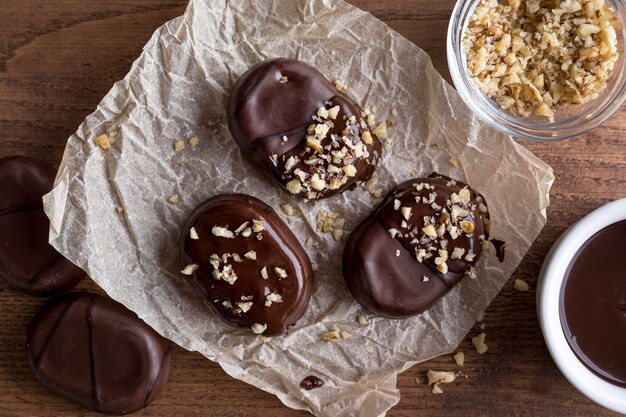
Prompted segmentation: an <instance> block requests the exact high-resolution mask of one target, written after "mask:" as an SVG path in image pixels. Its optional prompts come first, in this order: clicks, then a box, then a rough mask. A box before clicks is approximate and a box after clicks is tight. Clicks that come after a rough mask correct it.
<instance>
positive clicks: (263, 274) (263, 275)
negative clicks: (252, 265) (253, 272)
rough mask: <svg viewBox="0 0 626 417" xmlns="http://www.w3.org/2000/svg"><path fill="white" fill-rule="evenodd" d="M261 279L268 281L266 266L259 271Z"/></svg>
mask: <svg viewBox="0 0 626 417" xmlns="http://www.w3.org/2000/svg"><path fill="white" fill-rule="evenodd" d="M261 278H263V279H268V278H269V275H268V273H267V267H266V266H264V267H263V268H262V269H261Z"/></svg>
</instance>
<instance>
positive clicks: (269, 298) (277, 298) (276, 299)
mask: <svg viewBox="0 0 626 417" xmlns="http://www.w3.org/2000/svg"><path fill="white" fill-rule="evenodd" d="M282 302H283V297H282V296H281V295H280V294H276V293H273V292H272V293H269V294H268V295H266V296H265V307H270V306H271V305H272V304H273V303H282Z"/></svg>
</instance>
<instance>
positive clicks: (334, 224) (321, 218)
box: [317, 211, 346, 241]
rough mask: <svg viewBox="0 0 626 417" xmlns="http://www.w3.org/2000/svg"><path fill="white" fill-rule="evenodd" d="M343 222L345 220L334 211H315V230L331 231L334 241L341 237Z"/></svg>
mask: <svg viewBox="0 0 626 417" xmlns="http://www.w3.org/2000/svg"><path fill="white" fill-rule="evenodd" d="M345 222H346V220H345V219H343V218H341V217H339V214H338V213H335V212H331V211H320V212H318V213H317V231H318V232H321V233H331V234H332V235H333V238H334V239H335V240H336V241H339V240H341V238H342V237H343V234H344V230H343V228H344V225H345Z"/></svg>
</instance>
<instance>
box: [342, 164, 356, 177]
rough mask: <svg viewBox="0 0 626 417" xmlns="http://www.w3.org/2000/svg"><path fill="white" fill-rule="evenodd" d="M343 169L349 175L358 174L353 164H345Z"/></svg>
mask: <svg viewBox="0 0 626 417" xmlns="http://www.w3.org/2000/svg"><path fill="white" fill-rule="evenodd" d="M342 170H343V172H344V173H345V174H346V175H347V176H348V177H354V176H355V175H356V168H355V166H354V165H352V164H348V165H345V166H344V167H343V168H342Z"/></svg>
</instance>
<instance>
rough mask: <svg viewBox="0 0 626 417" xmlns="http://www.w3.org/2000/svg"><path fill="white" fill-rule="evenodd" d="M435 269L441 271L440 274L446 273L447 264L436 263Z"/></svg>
mask: <svg viewBox="0 0 626 417" xmlns="http://www.w3.org/2000/svg"><path fill="white" fill-rule="evenodd" d="M437 270H438V271H439V272H441V273H442V274H447V273H448V264H447V263H445V262H444V263H442V264H441V265H437Z"/></svg>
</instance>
